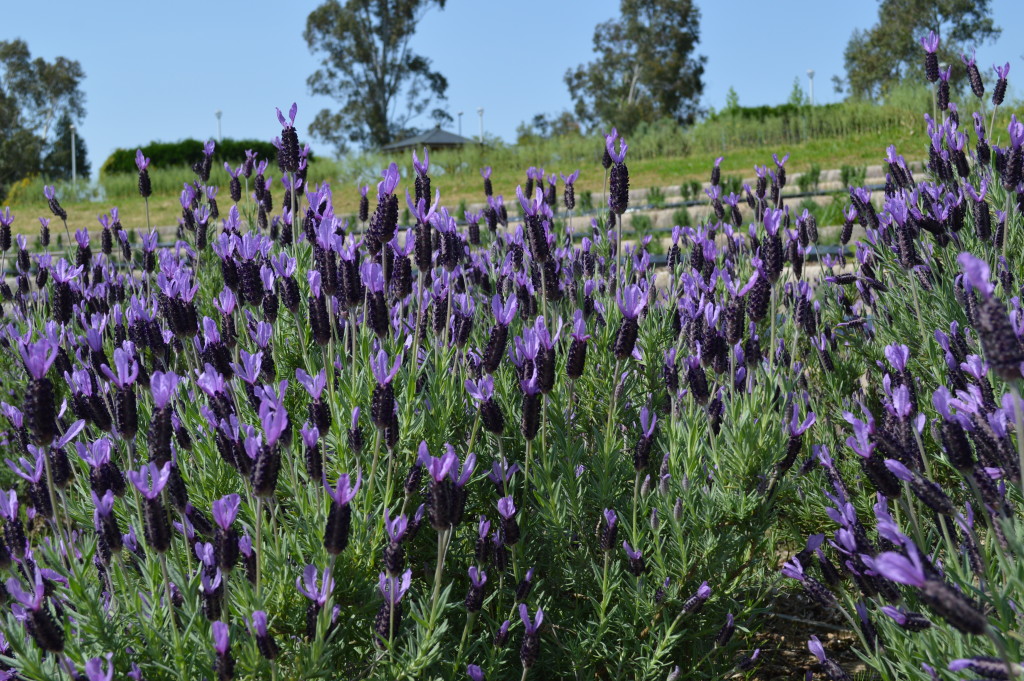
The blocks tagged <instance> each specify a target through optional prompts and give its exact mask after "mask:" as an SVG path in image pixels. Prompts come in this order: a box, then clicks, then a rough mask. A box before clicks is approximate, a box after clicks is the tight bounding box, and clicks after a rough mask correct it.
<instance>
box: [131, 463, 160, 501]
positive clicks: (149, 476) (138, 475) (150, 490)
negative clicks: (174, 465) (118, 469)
mask: <svg viewBox="0 0 1024 681" xmlns="http://www.w3.org/2000/svg"><path fill="white" fill-rule="evenodd" d="M170 477H171V462H170V461H168V462H167V463H165V464H164V465H163V466H162V467H158V466H157V465H156V464H155V463H152V462H151V463H150V464H149V465H147V466H146V467H144V468H141V469H140V470H138V471H128V480H130V481H131V483H132V484H133V485H135V489H137V490H139V492H140V493H141V494H142V496H144V497H146V498H147V499H150V500H153V499H156V498H157V497H158V496H160V493H161V492H162V491H163V489H164V487H165V486H166V485H167V480H168V478H170Z"/></svg>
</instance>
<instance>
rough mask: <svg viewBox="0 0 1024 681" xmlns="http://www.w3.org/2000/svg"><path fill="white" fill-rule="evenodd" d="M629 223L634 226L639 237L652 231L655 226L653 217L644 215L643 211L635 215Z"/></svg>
mask: <svg viewBox="0 0 1024 681" xmlns="http://www.w3.org/2000/svg"><path fill="white" fill-rule="evenodd" d="M629 224H630V226H631V227H632V228H633V231H634V232H636V234H637V238H640V237H641V236H643V235H644V234H646V233H647V232H649V231H651V228H652V227H653V226H654V223H653V222H652V221H651V217H650V216H649V215H643V214H642V213H638V214H636V215H634V216H633V217H632V219H631V221H630V223H629Z"/></svg>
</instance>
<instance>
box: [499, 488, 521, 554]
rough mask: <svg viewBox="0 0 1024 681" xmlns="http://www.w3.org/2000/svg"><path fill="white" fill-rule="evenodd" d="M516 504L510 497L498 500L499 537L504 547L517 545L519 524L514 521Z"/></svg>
mask: <svg viewBox="0 0 1024 681" xmlns="http://www.w3.org/2000/svg"><path fill="white" fill-rule="evenodd" d="M516 511H517V509H516V504H515V502H514V501H513V500H512V497H511V496H507V497H502V498H501V499H499V500H498V515H499V516H501V536H502V539H503V540H504V542H505V546H515V545H516V544H518V543H519V523H518V521H516Z"/></svg>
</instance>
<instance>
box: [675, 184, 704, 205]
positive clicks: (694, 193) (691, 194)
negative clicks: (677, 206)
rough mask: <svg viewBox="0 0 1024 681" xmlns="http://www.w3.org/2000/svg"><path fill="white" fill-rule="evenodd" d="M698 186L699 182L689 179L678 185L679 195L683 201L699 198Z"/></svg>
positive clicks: (699, 185) (699, 186)
mask: <svg viewBox="0 0 1024 681" xmlns="http://www.w3.org/2000/svg"><path fill="white" fill-rule="evenodd" d="M700 188H701V184H700V182H697V181H696V180H690V181H689V182H684V183H682V184H681V185H679V195H680V196H682V197H683V201H693V200H696V199H698V198H700Z"/></svg>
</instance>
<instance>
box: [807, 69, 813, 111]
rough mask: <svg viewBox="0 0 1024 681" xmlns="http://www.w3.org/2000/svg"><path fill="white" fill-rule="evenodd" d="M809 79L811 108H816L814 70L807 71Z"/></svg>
mask: <svg viewBox="0 0 1024 681" xmlns="http://www.w3.org/2000/svg"><path fill="white" fill-rule="evenodd" d="M807 79H808V80H809V81H810V83H811V88H810V90H811V106H814V69H807Z"/></svg>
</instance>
